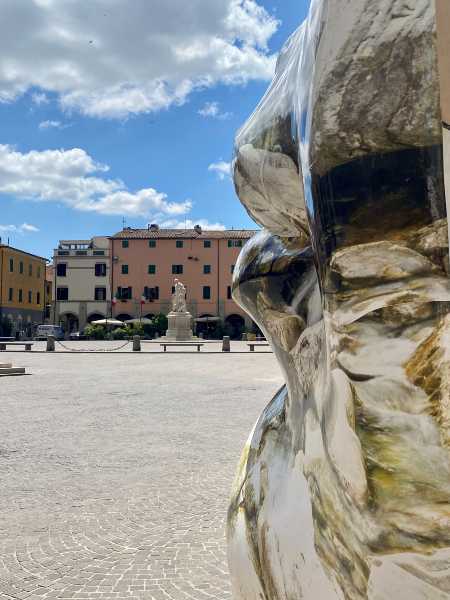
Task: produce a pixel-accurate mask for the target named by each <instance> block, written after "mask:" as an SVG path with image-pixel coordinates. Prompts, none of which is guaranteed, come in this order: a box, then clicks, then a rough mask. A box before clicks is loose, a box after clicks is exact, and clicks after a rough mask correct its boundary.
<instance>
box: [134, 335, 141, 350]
mask: <svg viewBox="0 0 450 600" xmlns="http://www.w3.org/2000/svg"><path fill="white" fill-rule="evenodd" d="M140 351H141V338H140V337H139V336H138V335H134V336H133V352H140Z"/></svg>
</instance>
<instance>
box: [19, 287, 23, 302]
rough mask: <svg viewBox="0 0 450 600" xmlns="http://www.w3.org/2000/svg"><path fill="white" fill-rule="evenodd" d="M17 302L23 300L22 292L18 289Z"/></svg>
mask: <svg viewBox="0 0 450 600" xmlns="http://www.w3.org/2000/svg"><path fill="white" fill-rule="evenodd" d="M19 302H23V292H22V290H19Z"/></svg>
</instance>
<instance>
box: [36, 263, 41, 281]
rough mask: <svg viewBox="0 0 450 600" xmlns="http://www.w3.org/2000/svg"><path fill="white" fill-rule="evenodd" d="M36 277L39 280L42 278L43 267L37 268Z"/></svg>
mask: <svg viewBox="0 0 450 600" xmlns="http://www.w3.org/2000/svg"><path fill="white" fill-rule="evenodd" d="M36 277H37V278H38V279H40V278H41V265H39V266H38V268H37V273H36Z"/></svg>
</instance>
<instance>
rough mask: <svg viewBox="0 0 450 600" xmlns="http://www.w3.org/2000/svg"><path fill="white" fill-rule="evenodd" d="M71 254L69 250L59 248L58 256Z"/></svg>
mask: <svg viewBox="0 0 450 600" xmlns="http://www.w3.org/2000/svg"><path fill="white" fill-rule="evenodd" d="M69 254H70V252H69V251H68V250H58V256H69Z"/></svg>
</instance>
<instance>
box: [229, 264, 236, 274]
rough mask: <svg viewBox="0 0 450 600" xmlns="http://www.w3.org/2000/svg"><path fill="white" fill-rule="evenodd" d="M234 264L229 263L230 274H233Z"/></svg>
mask: <svg viewBox="0 0 450 600" xmlns="http://www.w3.org/2000/svg"><path fill="white" fill-rule="evenodd" d="M235 266H236V265H231V267H230V271H231V274H232V275H233V273H234V267H235Z"/></svg>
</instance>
